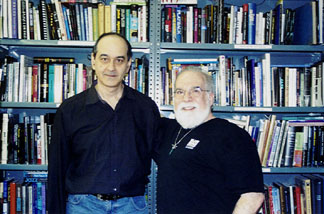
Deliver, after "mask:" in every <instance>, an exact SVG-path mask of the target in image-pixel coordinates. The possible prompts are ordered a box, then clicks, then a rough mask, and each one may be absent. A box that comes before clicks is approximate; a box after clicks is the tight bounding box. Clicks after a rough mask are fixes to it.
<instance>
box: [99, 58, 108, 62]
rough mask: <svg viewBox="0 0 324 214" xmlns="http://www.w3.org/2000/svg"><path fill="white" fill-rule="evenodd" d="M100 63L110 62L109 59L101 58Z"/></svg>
mask: <svg viewBox="0 0 324 214" xmlns="http://www.w3.org/2000/svg"><path fill="white" fill-rule="evenodd" d="M100 61H101V62H108V58H101V59H100Z"/></svg>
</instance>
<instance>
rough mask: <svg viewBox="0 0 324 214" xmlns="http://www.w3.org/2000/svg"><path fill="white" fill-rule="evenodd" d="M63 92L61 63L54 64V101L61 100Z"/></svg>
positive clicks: (59, 101) (58, 101)
mask: <svg viewBox="0 0 324 214" xmlns="http://www.w3.org/2000/svg"><path fill="white" fill-rule="evenodd" d="M62 93H63V65H55V66H54V102H55V103H61V102H62V95H63V94H62Z"/></svg>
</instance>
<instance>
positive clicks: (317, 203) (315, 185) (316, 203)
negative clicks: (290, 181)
mask: <svg viewBox="0 0 324 214" xmlns="http://www.w3.org/2000/svg"><path fill="white" fill-rule="evenodd" d="M303 176H305V177H307V178H309V179H310V180H311V195H312V212H313V213H323V208H322V204H323V198H322V197H323V180H322V178H321V177H318V176H314V175H303Z"/></svg>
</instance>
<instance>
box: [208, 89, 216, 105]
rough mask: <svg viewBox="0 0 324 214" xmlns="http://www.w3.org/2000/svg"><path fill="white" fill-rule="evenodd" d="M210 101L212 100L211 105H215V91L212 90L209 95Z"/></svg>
mask: <svg viewBox="0 0 324 214" xmlns="http://www.w3.org/2000/svg"><path fill="white" fill-rule="evenodd" d="M208 98H209V101H210V105H211V106H213V104H214V99H215V94H214V93H213V92H210V93H209V95H208Z"/></svg>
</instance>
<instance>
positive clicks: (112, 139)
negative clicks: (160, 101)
mask: <svg viewBox="0 0 324 214" xmlns="http://www.w3.org/2000/svg"><path fill="white" fill-rule="evenodd" d="M159 117H160V116H159V111H158V108H157V106H156V104H155V103H154V102H153V101H152V100H151V99H150V98H148V97H147V96H145V95H143V94H141V93H139V92H138V91H136V90H134V89H132V88H130V87H128V86H126V85H125V87H124V92H123V96H122V98H121V99H120V100H119V102H118V104H117V105H116V108H115V110H114V109H112V108H111V107H110V106H109V105H108V104H107V103H105V102H102V100H100V99H99V96H98V93H97V91H96V89H95V88H94V86H93V87H91V88H90V89H88V90H86V91H84V92H82V93H80V94H78V95H76V96H74V97H72V98H70V99H67V100H66V101H64V102H63V103H62V104H61V106H60V108H59V109H58V110H57V113H56V116H55V123H54V128H53V136H52V140H51V143H50V145H49V166H48V168H49V175H48V176H49V178H48V179H49V180H48V182H49V183H48V189H49V198H48V200H49V204H48V206H49V207H48V210H49V211H50V213H64V212H65V205H66V204H65V201H66V196H67V194H69V193H70V194H96V193H101V194H118V195H121V196H135V195H143V194H144V191H145V185H146V184H147V183H148V178H147V176H148V175H149V174H150V166H151V156H152V151H153V147H154V145H155V143H154V141H155V133H156V130H157V123H158V119H159Z"/></svg>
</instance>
